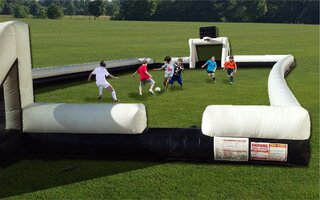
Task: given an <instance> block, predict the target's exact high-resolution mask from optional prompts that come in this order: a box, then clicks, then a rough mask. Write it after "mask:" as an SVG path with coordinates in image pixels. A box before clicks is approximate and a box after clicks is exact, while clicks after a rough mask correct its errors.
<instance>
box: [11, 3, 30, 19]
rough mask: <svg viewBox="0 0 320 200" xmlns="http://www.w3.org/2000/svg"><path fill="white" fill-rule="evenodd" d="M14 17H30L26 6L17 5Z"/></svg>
mask: <svg viewBox="0 0 320 200" xmlns="http://www.w3.org/2000/svg"><path fill="white" fill-rule="evenodd" d="M13 16H14V17H15V18H26V17H28V13H27V11H26V9H25V7H24V6H21V5H19V4H17V5H16V6H15V7H14V10H13Z"/></svg>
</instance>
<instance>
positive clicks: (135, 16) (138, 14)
mask: <svg viewBox="0 0 320 200" xmlns="http://www.w3.org/2000/svg"><path fill="white" fill-rule="evenodd" d="M119 3H120V10H119V17H120V18H121V19H125V20H151V19H152V18H151V17H152V16H153V14H154V12H155V9H156V5H157V4H156V3H157V1H154V0H131V1H127V0H120V1H119Z"/></svg>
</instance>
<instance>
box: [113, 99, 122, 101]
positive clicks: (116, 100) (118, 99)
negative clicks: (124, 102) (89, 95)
mask: <svg viewBox="0 0 320 200" xmlns="http://www.w3.org/2000/svg"><path fill="white" fill-rule="evenodd" d="M112 101H113V102H120V100H119V99H112Z"/></svg>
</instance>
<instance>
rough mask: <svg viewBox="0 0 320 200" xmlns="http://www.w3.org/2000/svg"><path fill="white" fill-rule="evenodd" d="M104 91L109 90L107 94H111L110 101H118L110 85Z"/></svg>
mask: <svg viewBox="0 0 320 200" xmlns="http://www.w3.org/2000/svg"><path fill="white" fill-rule="evenodd" d="M106 89H107V90H109V92H111V96H112V101H118V99H117V94H116V91H115V90H114V89H113V87H112V85H111V84H108V86H107V87H106Z"/></svg>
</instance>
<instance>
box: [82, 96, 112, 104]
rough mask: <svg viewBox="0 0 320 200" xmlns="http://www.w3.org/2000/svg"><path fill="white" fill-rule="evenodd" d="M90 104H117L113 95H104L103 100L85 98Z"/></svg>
mask: <svg viewBox="0 0 320 200" xmlns="http://www.w3.org/2000/svg"><path fill="white" fill-rule="evenodd" d="M84 99H85V101H86V102H88V103H115V102H113V101H112V98H111V95H108V94H107V95H103V96H102V98H101V99H98V97H85V98H84Z"/></svg>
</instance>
